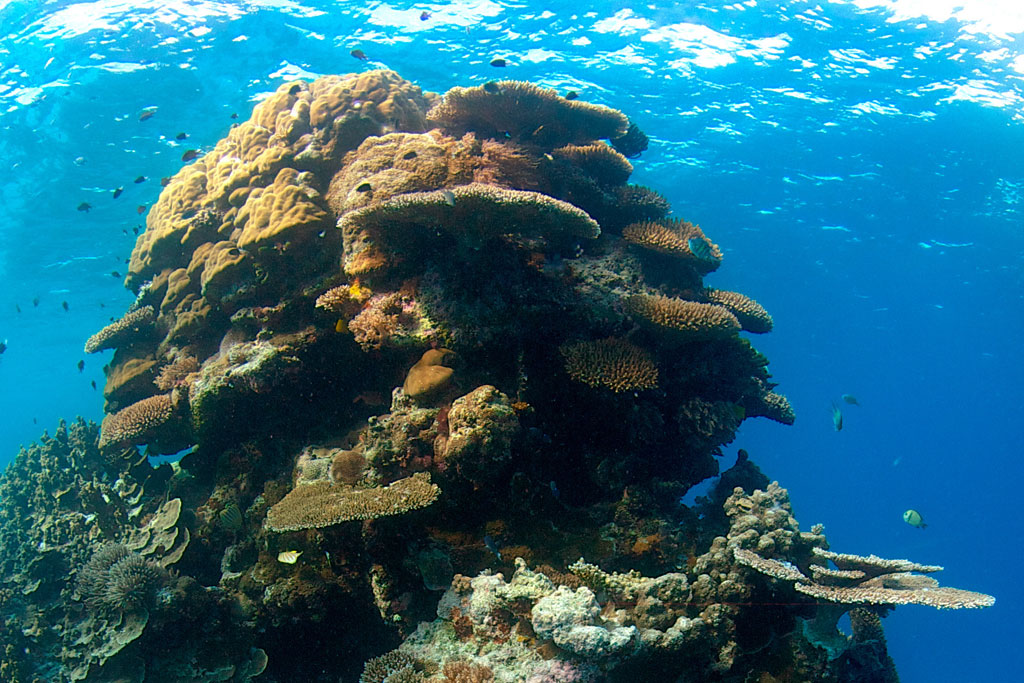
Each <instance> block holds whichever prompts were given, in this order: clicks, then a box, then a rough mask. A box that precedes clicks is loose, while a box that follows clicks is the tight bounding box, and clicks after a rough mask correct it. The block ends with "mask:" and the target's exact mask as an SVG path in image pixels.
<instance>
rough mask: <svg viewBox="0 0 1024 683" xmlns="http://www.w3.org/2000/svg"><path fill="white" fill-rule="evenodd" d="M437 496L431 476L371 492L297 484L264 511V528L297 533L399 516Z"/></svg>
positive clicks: (422, 475) (325, 484)
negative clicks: (265, 524) (355, 521)
mask: <svg viewBox="0 0 1024 683" xmlns="http://www.w3.org/2000/svg"><path fill="white" fill-rule="evenodd" d="M440 493H441V490H440V489H439V488H438V487H437V486H436V485H435V484H432V483H430V476H429V475H427V474H426V473H422V472H421V473H417V474H414V475H413V476H411V477H406V478H405V479H399V480H398V481H396V482H393V483H391V484H389V485H388V486H382V487H379V488H372V489H354V488H351V487H347V486H337V485H334V484H331V483H329V482H325V481H319V482H313V483H309V484H299V485H298V486H296V487H295V488H294V489H292V490H291V491H289V492H288V494H287V495H286V496H285V497H284V498H283V499H281V501H280V502H279V503H277V504H276V505H274V506H273V507H272V508H270V510H268V511H267V527H268V528H270V530H271V531H300V530H302V529H318V528H321V527H326V526H333V525H335V524H341V523H342V522H350V521H353V520H365V519H377V518H378V517H390V516H393V515H401V514H405V513H406V512H409V511H411V510H418V509H420V508H424V507H426V506H428V505H430V504H431V503H433V502H434V501H435V500H437V497H438V496H439V495H440Z"/></svg>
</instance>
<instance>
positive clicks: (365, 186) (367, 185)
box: [356, 183, 373, 192]
mask: <svg viewBox="0 0 1024 683" xmlns="http://www.w3.org/2000/svg"><path fill="white" fill-rule="evenodd" d="M371 190H373V187H371V186H370V183H363V184H362V185H360V186H359V187H357V188H356V192H370V191H371Z"/></svg>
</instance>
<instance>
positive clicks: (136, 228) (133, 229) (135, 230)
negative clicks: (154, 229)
mask: <svg viewBox="0 0 1024 683" xmlns="http://www.w3.org/2000/svg"><path fill="white" fill-rule="evenodd" d="M132 232H133V233H135V234H136V235H138V234H139V226H137V225H133V226H132Z"/></svg>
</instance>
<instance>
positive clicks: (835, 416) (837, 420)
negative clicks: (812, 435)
mask: <svg viewBox="0 0 1024 683" xmlns="http://www.w3.org/2000/svg"><path fill="white" fill-rule="evenodd" d="M832 426H833V427H835V429H836V431H837V432H841V431H843V412H842V411H841V410H839V406H837V405H836V404H835V403H833V404H832Z"/></svg>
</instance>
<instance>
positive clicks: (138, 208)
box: [135, 204, 146, 216]
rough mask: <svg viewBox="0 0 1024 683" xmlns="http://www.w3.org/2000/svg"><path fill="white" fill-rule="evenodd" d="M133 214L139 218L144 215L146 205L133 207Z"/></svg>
mask: <svg viewBox="0 0 1024 683" xmlns="http://www.w3.org/2000/svg"><path fill="white" fill-rule="evenodd" d="M135 213H137V214H139V215H140V216H141V215H142V214H144V213H146V205H145V204H139V205H138V206H136V207H135Z"/></svg>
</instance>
